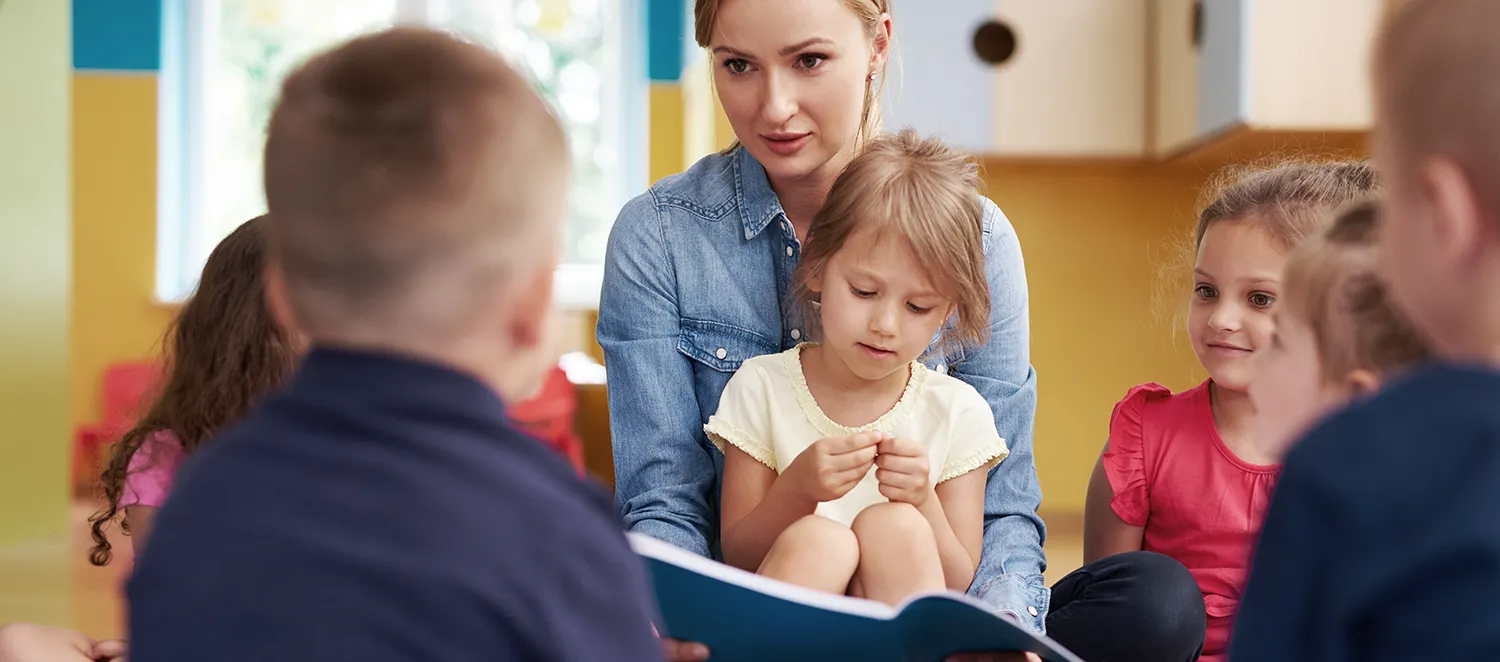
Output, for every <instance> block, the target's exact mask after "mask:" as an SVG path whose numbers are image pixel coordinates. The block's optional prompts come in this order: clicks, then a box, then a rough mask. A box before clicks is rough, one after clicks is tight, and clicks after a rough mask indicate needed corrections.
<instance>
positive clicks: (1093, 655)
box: [1047, 552, 1208, 662]
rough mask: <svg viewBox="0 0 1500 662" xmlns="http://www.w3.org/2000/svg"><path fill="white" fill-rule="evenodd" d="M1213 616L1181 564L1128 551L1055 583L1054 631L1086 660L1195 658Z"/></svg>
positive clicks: (1177, 661) (1050, 628) (1187, 661)
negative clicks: (1205, 607) (1208, 622)
mask: <svg viewBox="0 0 1500 662" xmlns="http://www.w3.org/2000/svg"><path fill="white" fill-rule="evenodd" d="M1207 618H1208V616H1207V613H1206V611H1205V610H1204V607H1203V594H1202V593H1201V592H1199V590H1198V583H1197V582H1196V581H1193V576H1192V575H1191V574H1189V573H1188V571H1187V568H1185V567H1183V566H1182V564H1181V563H1178V562H1177V561H1175V560H1173V559H1172V558H1170V557H1167V556H1163V555H1161V554H1156V553H1154V552H1127V553H1124V554H1116V555H1114V556H1111V557H1108V558H1103V559H1099V560H1098V561H1095V562H1093V563H1090V564H1088V565H1085V566H1083V567H1082V568H1079V569H1078V570H1075V571H1073V572H1072V573H1071V574H1069V575H1068V576H1067V577H1063V578H1062V580H1061V581H1059V582H1057V584H1055V585H1053V587H1052V604H1051V608H1050V609H1049V610H1048V613H1047V635H1048V636H1050V637H1051V638H1052V639H1054V640H1056V641H1057V643H1059V644H1062V645H1063V646H1065V647H1067V649H1068V650H1071V651H1073V653H1075V654H1077V655H1078V657H1081V658H1083V659H1084V660H1085V662H1193V661H1194V660H1197V659H1198V655H1199V654H1200V653H1201V652H1202V651H1203V638H1204V634H1205V631H1206V629H1207V627H1208V625H1207Z"/></svg>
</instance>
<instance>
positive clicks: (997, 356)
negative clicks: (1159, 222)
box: [598, 148, 1051, 632]
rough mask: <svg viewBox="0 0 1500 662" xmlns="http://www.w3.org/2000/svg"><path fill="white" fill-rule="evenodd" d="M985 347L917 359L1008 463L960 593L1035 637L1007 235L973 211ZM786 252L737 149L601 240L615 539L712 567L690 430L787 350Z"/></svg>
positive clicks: (705, 452)
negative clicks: (641, 536)
mask: <svg viewBox="0 0 1500 662" xmlns="http://www.w3.org/2000/svg"><path fill="white" fill-rule="evenodd" d="M984 209H985V211H984V232H983V237H984V239H983V241H984V253H985V262H986V268H985V272H986V274H987V276H988V278H989V285H990V298H991V304H990V310H991V317H990V339H989V341H988V343H986V344H985V345H984V346H983V347H980V348H968V349H958V350H951V351H949V352H948V353H946V354H943V353H939V352H937V350H933V351H932V352H929V354H928V355H927V356H925V357H924V358H923V362H924V363H926V364H927V366H928V367H929V368H932V369H934V370H937V371H939V372H946V373H948V374H951V375H953V376H955V377H958V378H959V379H962V380H963V381H965V382H967V383H969V384H970V385H972V386H974V388H975V389H977V390H978V391H979V392H980V393H981V394H983V395H984V397H985V399H986V400H988V401H989V404H990V408H991V409H992V410H993V411H994V414H995V424H996V427H997V429H998V430H999V431H1000V435H1001V436H1002V437H1004V438H1005V441H1006V444H1007V446H1008V447H1009V448H1010V456H1009V457H1007V458H1006V459H1005V460H1004V461H1002V462H1001V463H1000V464H999V465H998V466H997V467H995V468H994V469H992V470H991V471H990V474H989V478H988V483H987V487H986V491H985V508H984V510H985V521H984V551H983V553H982V555H981V558H980V561H979V566H978V569H977V572H976V574H975V577H974V583H973V584H972V585H971V587H970V593H971V594H972V595H974V596H975V597H978V598H979V599H981V600H984V601H986V602H987V603H989V604H991V605H993V606H994V607H995V608H996V609H998V610H1001V611H1005V612H1009V613H1010V614H1012V615H1013V616H1015V617H1016V619H1017V620H1018V621H1020V622H1021V623H1023V624H1024V625H1027V626H1029V627H1031V628H1032V629H1034V630H1036V631H1038V632H1041V631H1043V630H1044V618H1045V616H1046V612H1047V605H1048V602H1049V599H1050V596H1051V593H1050V592H1049V591H1048V590H1047V588H1046V585H1045V584H1044V583H1043V580H1042V572H1043V570H1044V569H1045V567H1046V561H1045V559H1044V558H1043V555H1042V541H1043V540H1044V538H1045V535H1046V530H1045V528H1044V526H1043V524H1042V521H1041V519H1040V518H1039V517H1038V516H1037V514H1036V511H1037V508H1038V507H1039V506H1040V504H1041V499H1042V493H1041V486H1040V484H1039V483H1038V481H1037V476H1036V464H1035V461H1034V458H1033V455H1032V450H1031V448H1032V446H1031V441H1032V439H1031V438H1032V424H1033V419H1034V417H1035V412H1036V373H1035V372H1034V371H1033V370H1032V368H1031V364H1030V352H1031V349H1030V343H1031V339H1030V327H1029V319H1028V311H1027V293H1026V272H1025V267H1024V265H1023V263H1022V259H1021V245H1020V242H1019V241H1018V240H1017V238H1016V234H1015V230H1014V228H1012V227H1011V225H1010V221H1009V220H1008V219H1006V218H1005V215H1004V214H1002V213H1001V212H1000V209H999V208H997V207H996V206H995V204H994V203H993V202H990V201H989V200H988V199H986V200H984ZM800 255H801V245H800V244H799V242H798V240H797V237H796V235H795V234H794V232H793V231H792V227H791V224H790V223H789V221H788V220H787V217H786V213H785V212H784V211H783V210H782V208H781V203H780V201H779V200H778V199H777V197H776V194H775V193H774V192H773V191H772V190H771V185H770V181H769V180H768V179H767V177H766V172H765V169H764V168H763V167H762V166H761V165H760V164H759V163H758V162H757V161H756V160H755V159H754V158H753V157H751V156H750V153H749V152H747V151H746V150H744V149H743V148H741V149H737V150H734V151H733V152H730V153H729V154H714V155H711V156H707V157H705V158H703V159H702V160H700V161H698V163H696V164H694V165H693V167H692V168H690V169H689V170H687V171H686V172H683V173H680V174H676V175H672V176H670V177H667V178H665V179H662V180H661V181H660V182H657V183H656V185H655V186H652V187H651V189H650V190H649V191H647V192H646V193H644V194H642V195H640V196H638V197H636V198H635V199H633V200H631V201H630V202H629V203H627V204H626V205H625V207H624V209H622V210H621V211H620V216H619V218H618V220H616V221H615V224H614V228H613V229H612V230H611V231H610V237H609V247H608V251H607V253H606V255H605V260H604V287H603V293H602V295H601V299H600V303H599V325H598V339H599V344H600V346H601V347H602V348H603V350H604V358H605V365H606V367H607V368H608V395H609V412H610V432H611V435H612V437H613V446H614V459H615V481H616V498H617V505H618V507H619V508H620V511H621V514H622V516H623V518H624V522H625V526H626V528H628V529H629V530H632V531H638V532H641V533H645V534H647V535H650V536H652V537H655V538H659V539H661V540H663V541H666V542H669V543H672V544H674V545H677V546H679V547H682V548H684V549H687V550H689V551H692V552H696V553H698V554H701V555H704V556H711V557H717V556H718V534H719V512H718V502H719V484H720V479H721V478H722V477H723V471H724V456H723V455H722V454H721V453H720V451H719V450H718V449H717V448H716V447H715V446H714V445H713V444H712V443H711V442H709V441H708V439H707V437H706V436H705V434H704V432H703V425H704V424H705V423H706V422H707V421H708V417H709V416H710V415H712V414H713V413H714V411H715V410H716V409H717V408H718V406H719V396H720V394H721V393H722V392H723V390H724V385H725V384H726V383H727V382H728V381H729V378H730V376H731V375H733V374H734V371H735V370H737V369H738V368H739V367H740V364H742V363H743V362H744V361H745V360H746V359H749V358H751V357H754V356H759V355H762V354H771V353H775V352H780V351H783V350H786V349H790V348H791V347H792V346H794V345H796V344H797V343H798V342H799V341H801V340H802V338H803V329H804V326H803V319H802V315H801V313H800V312H799V311H798V310H796V308H798V307H796V306H784V305H783V302H785V301H786V300H787V292H788V288H789V286H790V284H791V277H792V271H793V269H794V268H795V267H796V265H797V260H798V258H799V257H800Z"/></svg>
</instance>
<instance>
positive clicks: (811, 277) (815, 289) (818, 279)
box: [807, 266, 823, 295]
mask: <svg viewBox="0 0 1500 662" xmlns="http://www.w3.org/2000/svg"><path fill="white" fill-rule="evenodd" d="M807 291H808V292H812V293H813V294H817V295H821V294H823V267H822V266H814V267H812V268H810V269H808V270H807Z"/></svg>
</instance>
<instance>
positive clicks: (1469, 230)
mask: <svg viewBox="0 0 1500 662" xmlns="http://www.w3.org/2000/svg"><path fill="white" fill-rule="evenodd" d="M1420 172H1421V174H1420V176H1421V178H1422V186H1423V188H1424V189H1426V192H1427V195H1428V196H1429V197H1430V198H1431V201H1432V205H1433V207H1434V208H1435V211H1436V213H1434V214H1433V223H1434V228H1433V229H1434V231H1435V232H1436V233H1437V239H1438V242H1439V244H1438V245H1439V246H1440V247H1441V249H1442V251H1443V256H1444V257H1446V258H1447V259H1449V260H1454V261H1457V262H1458V263H1460V264H1462V263H1463V262H1464V261H1465V260H1464V258H1465V257H1468V256H1469V255H1471V254H1472V253H1473V252H1474V251H1476V250H1478V249H1482V248H1483V244H1482V243H1481V242H1480V239H1481V238H1482V235H1484V234H1485V232H1486V227H1485V224H1486V220H1485V218H1484V214H1483V213H1482V212H1481V209H1480V205H1479V196H1478V194H1477V192H1476V191H1475V190H1474V185H1473V182H1471V181H1470V180H1469V177H1468V175H1467V174H1466V173H1465V172H1464V170H1463V168H1462V167H1461V166H1459V164H1458V163H1457V162H1455V161H1453V160H1452V159H1450V158H1447V157H1433V158H1429V159H1427V160H1426V161H1425V162H1424V163H1423V164H1422V167H1421V170H1420Z"/></svg>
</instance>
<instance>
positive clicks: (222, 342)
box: [89, 218, 302, 565]
mask: <svg viewBox="0 0 1500 662" xmlns="http://www.w3.org/2000/svg"><path fill="white" fill-rule="evenodd" d="M264 227H265V221H264V220H263V219H262V218H256V219H252V220H250V221H247V222H246V223H244V224H243V225H241V226H240V227H239V228H237V229H236V230H235V231H234V232H231V233H230V234H229V236H228V237H225V238H224V240H223V241H221V242H220V243H219V245H218V246H217V247H215V248H214V250H213V252H212V253H210V254H209V256H208V261H207V263H205V264H204V265H203V274H202V276H201V277H200V278H199V281H198V288H197V291H195V292H194V293H193V296H192V297H191V298H189V299H188V300H187V302H185V303H184V304H183V305H182V309H181V310H180V311H179V312H178V314H177V318H176V319H175V320H174V321H173V322H172V326H171V328H170V329H169V330H168V332H167V337H166V348H165V349H166V351H165V355H166V368H165V372H164V374H163V377H164V379H163V380H162V383H161V385H160V389H159V391H158V392H157V394H156V396H155V400H154V401H153V402H152V403H151V405H150V408H149V409H147V410H146V413H145V415H144V416H142V417H141V418H140V419H139V420H138V421H137V422H136V424H135V427H133V428H131V429H130V431H128V432H126V433H125V435H124V436H123V437H121V439H120V441H119V442H117V443H115V444H114V446H113V447H112V449H111V456H110V459H109V462H108V464H107V465H106V467H105V469H104V474H103V475H102V476H101V482H102V483H103V487H104V496H105V498H106V499H107V500H108V504H107V505H105V507H104V508H103V509H102V510H100V511H99V512H98V513H96V514H95V515H94V516H93V517H91V518H89V522H90V523H91V524H92V525H93V537H94V548H93V550H92V551H91V552H90V554H89V561H90V562H92V563H93V564H94V565H105V564H107V563H109V561H110V558H111V556H112V552H111V550H110V544H109V540H108V538H106V537H105V535H104V530H105V528H106V527H108V526H109V524H110V523H111V522H113V521H115V520H116V519H117V518H118V517H119V516H120V514H121V510H123V511H124V521H123V523H122V524H123V527H122V528H123V529H124V531H125V532H126V533H127V534H129V535H130V536H131V545H132V546H133V547H135V549H136V550H137V551H139V550H140V548H141V546H142V545H143V544H144V542H145V538H146V535H147V534H148V533H149V532H150V530H151V521H152V518H153V517H154V516H155V514H156V509H157V508H158V507H160V506H161V504H162V502H163V501H164V500H165V499H166V496H167V493H168V491H170V490H171V487H172V477H173V475H175V474H176V472H177V468H178V466H179V465H180V464H181V463H182V461H183V460H184V459H185V458H186V457H187V456H188V455H189V454H190V453H192V452H193V451H194V450H195V449H197V448H198V446H199V445H200V444H202V443H204V442H205V441H207V440H208V439H209V438H210V437H211V436H213V434H214V433H216V432H218V431H219V430H220V429H221V428H223V427H224V426H226V425H229V424H231V423H234V422H235V421H238V420H239V419H240V418H242V417H243V416H244V415H245V414H246V413H248V412H249V410H250V407H251V406H252V405H254V403H255V402H256V401H257V400H259V399H260V398H261V397H262V396H263V395H265V394H266V393H267V392H269V391H270V390H272V389H275V388H278V387H279V386H281V384H282V383H283V381H284V380H285V378H286V377H287V375H289V374H290V373H291V370H292V368H293V367H294V365H295V364H296V362H297V358H298V356H299V355H300V353H301V346H302V343H301V341H300V339H299V338H298V336H297V335H296V334H294V333H290V332H288V331H287V330H286V329H285V327H283V325H282V324H279V323H278V322H277V320H286V319H288V318H287V317H286V316H285V315H282V314H280V313H281V311H272V310H269V309H268V308H267V305H266V297H265V289H264V285H263V283H262V281H261V276H262V273H263V272H264V271H265V266H266V256H265V252H264V248H263V239H262V233H263V232H264V231H265V230H264Z"/></svg>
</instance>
